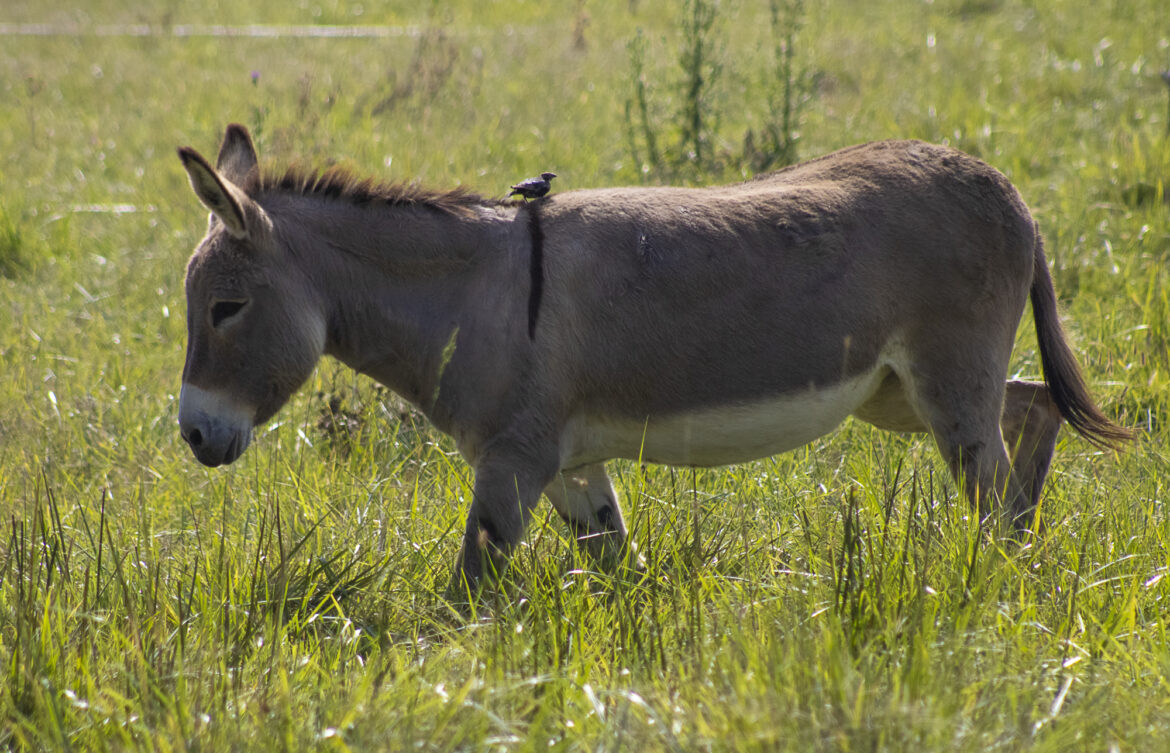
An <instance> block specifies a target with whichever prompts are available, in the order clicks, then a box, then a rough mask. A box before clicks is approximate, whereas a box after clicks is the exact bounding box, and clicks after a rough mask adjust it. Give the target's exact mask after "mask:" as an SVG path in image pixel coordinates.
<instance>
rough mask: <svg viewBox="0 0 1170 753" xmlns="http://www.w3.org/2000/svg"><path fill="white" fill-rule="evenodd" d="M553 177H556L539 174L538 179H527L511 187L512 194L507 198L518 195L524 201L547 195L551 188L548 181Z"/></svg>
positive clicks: (551, 174)
mask: <svg viewBox="0 0 1170 753" xmlns="http://www.w3.org/2000/svg"><path fill="white" fill-rule="evenodd" d="M555 177H557V174H556V173H541V174H540V177H539V178H529V179H528V180H522V181H520V182H519V183H517V184H516V185H514V186H512V187H511V188H512V193H510V194H508V197H509V198H511V197H513V196H515V195H516V194H520V195H521V196H523V197H524V200H525V201H527V200H528V199H539V198H540V197H541V196H544V195H545V194H547V193H548V192H549V189H550V188H552V186H550V185H549V181H551V180H552V179H553V178H555Z"/></svg>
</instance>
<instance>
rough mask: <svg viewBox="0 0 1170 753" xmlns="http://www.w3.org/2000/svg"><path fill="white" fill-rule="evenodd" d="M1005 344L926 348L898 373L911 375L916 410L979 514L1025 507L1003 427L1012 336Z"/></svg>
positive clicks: (906, 375) (984, 514) (911, 399)
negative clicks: (967, 347)
mask: <svg viewBox="0 0 1170 753" xmlns="http://www.w3.org/2000/svg"><path fill="white" fill-rule="evenodd" d="M1005 339H1006V338H1005ZM1006 344H1007V347H1006V348H992V347H990V346H989V347H985V348H982V349H980V348H975V347H971V348H970V349H965V350H964V351H960V352H955V351H954V350H953V349H952V350H951V352H950V354H949V355H944V354H945V353H946V352H947V351H946V349H944V348H937V347H936V348H922V349H920V350H919V351H918V352H919V353H924V354H926V355H925V356H923V357H922V358H921V359H920V360H918V362H917V363H912V364H911V365H910V368H909V369H906V370H905V373H904V374H903V375H900V376H903V377H904V378H905V377H908V378H906V379H905V381H906V382H907V384H908V387H909V389H908V390H907V392H908V397H909V401H910V403H911V404H912V405H913V406H914V411H915V412H916V413H917V414H918V416H919V417H920V418H921V419H922V422H923V423H924V424H926V428H927V430H928V431H929V432H930V434H931V436H932V437H933V438H934V441H935V444H936V445H937V446H938V449H939V452H940V453H941V454H942V456H943V459H944V460H945V461H946V462H947V465H948V466H950V469H951V475H952V476H954V478H955V481H956V482H957V483H959V484H960V485H961V486H962V487H963V488H964V491H965V493H966V496H967V498H968V499H969V500H970V501H971V503H972V504H973V505H974V506H975V507H976V508H977V509H978V511H979V515H980V517H981V518H988V517H990V516H991V515H992V513H993V512H995V511H996V509H997V507H998V508H999V509H1000V510H1007V511H1013V512H1014V511H1016V510H1018V509H1020V508H1021V507H1023V506H1025V505H1026V503H1025V502H1023V501H1021V499H1020V498H1021V497H1022V495H1023V489H1022V488H1021V487H1020V484H1019V481H1017V479H1016V478H1015V475H1014V474H1013V473H1012V468H1011V463H1010V461H1009V459H1008V453H1007V449H1006V448H1005V447H1004V441H1003V434H1002V432H1001V429H1000V420H1001V417H1002V416H1003V406H1004V394H1005V384H1004V380H1003V374H1004V373H1006V372H1007V361H1008V358H1009V357H1010V352H1011V342H1010V340H1008V341H1007V343H1006ZM997 351H998V352H997Z"/></svg>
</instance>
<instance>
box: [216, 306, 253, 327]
mask: <svg viewBox="0 0 1170 753" xmlns="http://www.w3.org/2000/svg"><path fill="white" fill-rule="evenodd" d="M247 305H248V302H247V301H246V300H244V301H216V302H215V303H213V304H211V326H213V327H218V326H219V325H221V324H223V323H224V322H225V321H227V320H228V319H231V318H232V317H233V316H235V315H236V314H238V313H240V311H242V310H243V308H244V306H247Z"/></svg>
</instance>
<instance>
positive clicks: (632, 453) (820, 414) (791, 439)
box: [561, 366, 884, 468]
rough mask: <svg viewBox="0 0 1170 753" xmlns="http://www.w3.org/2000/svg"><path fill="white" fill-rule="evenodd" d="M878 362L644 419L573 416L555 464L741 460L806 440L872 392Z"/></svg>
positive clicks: (834, 423)
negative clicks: (818, 382) (825, 380)
mask: <svg viewBox="0 0 1170 753" xmlns="http://www.w3.org/2000/svg"><path fill="white" fill-rule="evenodd" d="M883 375H884V369H883V368H882V367H881V366H875V367H874V369H873V370H871V371H869V372H867V373H864V374H861V375H859V376H854V377H852V378H850V379H847V380H845V381H842V382H838V383H837V384H833V385H827V386H822V387H816V388H808V389H805V390H800V391H798V392H791V393H788V394H785V395H782V396H779V397H770V398H765V399H761V400H756V401H753V402H748V403H737V404H735V405H728V406H723V407H718V408H703V409H701V410H695V411H691V412H685V413H676V414H673V415H670V416H662V417H651V418H648V419H646V420H644V421H634V420H619V419H613V418H599V417H596V416H588V415H577V416H574V417H573V418H572V419H570V421H569V423H568V424H567V425H566V427H565V431H564V433H563V434H562V436H561V467H562V468H576V467H578V466H581V465H586V464H589V463H596V462H600V461H603V460H608V459H610V458H628V459H631V460H644V461H646V462H650V463H664V464H666V465H693V466H712V465H729V464H731V463H742V462H746V461H749V460H756V459H758V458H764V457H768V456H770V455H775V454H777V453H781V452H785V451H787V450H792V449H795V448H797V447H800V446H801V445H805V444H808V443H809V442H811V441H812V440H814V439H816V438H817V437H820V436H824V435H825V434H827V433H829V432H830V431H832V430H833V429H834V428H836V427H837V426H838V425H839V424H840V423H841V422H842V421H844V420H845V418H846V417H847V416H848V415H849V414H851V413H853V412H854V411H855V410H856V409H857V408H858V407H859V406H860V405H862V404H863V403H864V402H865V401H866V400H867V399H868V398H869V397H870V396H872V395H873V394H874V391H875V390H876V389H877V387H878V385H879V384H880V383H881V379H882V377H883Z"/></svg>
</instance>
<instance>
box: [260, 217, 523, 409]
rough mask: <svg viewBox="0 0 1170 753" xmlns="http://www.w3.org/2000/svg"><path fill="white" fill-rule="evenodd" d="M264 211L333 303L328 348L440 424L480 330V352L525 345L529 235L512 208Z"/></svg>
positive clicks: (294, 257)
mask: <svg viewBox="0 0 1170 753" xmlns="http://www.w3.org/2000/svg"><path fill="white" fill-rule="evenodd" d="M265 208H266V209H267V210H268V211H269V212H270V214H272V215H273V216H274V217H275V218H277V226H278V228H281V230H282V231H283V232H282V234H283V235H284V242H285V245H286V247H287V248H288V249H289V250H290V257H291V258H292V260H293V263H295V264H297V265H298V266H299V267H300V268H301V269H302V270H303V271H304V273H305V274H306V276H307V277H308V278H309V279H310V280H311V281H312V283H313V285H314V287H315V288H316V289H317V291H318V294H319V296H320V299H321V300H322V301H324V302H325V306H326V307H327V311H326V312H325V313H326V320H327V341H326V350H325V352H326V353H327V354H329V355H332V356H334V357H335V358H337V359H338V360H340V361H342V362H343V363H345V364H347V365H348V366H350V367H351V368H353V369H355V370H357V371H359V372H361V373H363V374H367V375H369V376H370V377H372V378H374V379H376V380H377V381H379V382H381V383H383V384H385V385H387V386H388V387H390V388H391V389H393V390H394V391H395V392H397V393H399V394H400V395H402V396H403V397H405V398H406V399H407V400H409V401H411V402H412V403H414V404H415V405H417V406H419V407H421V408H422V409H423V410H424V411H426V412H427V413H428V414H429V415H430V416H431V418H432V420H435V421H436V423H439V424H440V428H442V425H441V424H442V422H443V419H444V415H443V414H444V412H445V411H446V407H445V406H444V405H443V404H442V403H441V400H440V387H441V384H440V382H441V380H442V379H443V373H442V372H443V370H444V368H445V367H446V366H447V365H448V364H449V363H450V362H451V360H452V358H453V357H454V355H455V351H456V350H457V349H464V348H470V347H473V346H472V343H471V333H472V332H474V333H475V340H476V342H475V346H477V347H476V349H477V350H478V349H479V348H482V347H483V346H485V345H487V343H485V342H482V340H483V339H484V338H485V337H488V336H490V337H497V338H503V339H508V340H512V339H514V338H513V337H512V335H511V332H512V330H514V331H515V333H518V334H519V335H520V336H522V337H526V335H525V334H524V333H525V329H524V328H525V327H526V319H525V318H524V316H525V315H524V311H525V307H526V304H527V294H528V271H527V270H528V262H529V259H528V254H529V236H528V230H527V225H526V223H525V222H524V221H523V218H521V219H520V220H519V221H518V220H517V210H516V209H515V208H513V207H510V206H501V205H493V204H484V205H482V206H478V205H476V206H469V207H467V208H466V209H465V210H461V211H458V212H449V211H442V210H437V209H434V208H430V207H426V206H399V207H387V206H385V205H381V206H380V205H377V204H370V205H365V206H361V205H352V204H349V203H346V202H341V201H329V200H322V199H317V198H312V197H288V198H283V199H281V200H276V201H271V202H269V204H268V205H267V206H266V207H265ZM282 219H283V220H285V222H281V220H282ZM487 320H490V321H491V323H492V326H490V327H485V321H487ZM460 333H462V334H460ZM485 333H489V334H487V335H485ZM496 346H497V347H498V351H499V352H500V353H503V352H505V351H506V350H507V349H508V348H506V347H504V346H505V343H503V342H499V343H496Z"/></svg>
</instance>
